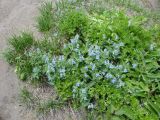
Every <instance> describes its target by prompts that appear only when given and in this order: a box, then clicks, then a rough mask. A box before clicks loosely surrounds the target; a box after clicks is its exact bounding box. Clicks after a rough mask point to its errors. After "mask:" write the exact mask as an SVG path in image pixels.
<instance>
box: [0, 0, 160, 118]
mask: <svg viewBox="0 0 160 120" xmlns="http://www.w3.org/2000/svg"><path fill="white" fill-rule="evenodd" d="M149 1H150V3H151V6H152V7H153V8H154V9H156V8H159V7H160V4H158V0H149ZM39 5H40V0H0V52H1V53H2V52H3V51H4V50H5V49H6V47H7V38H8V36H10V35H12V34H13V33H18V32H19V31H21V30H31V31H34V34H35V35H37V34H38V33H35V31H36V30H35V29H36V28H35V24H34V23H35V16H36V15H37V13H38V10H37V8H38V6H39ZM26 28H27V29H26ZM19 84H20V83H19V81H18V78H17V77H16V74H15V73H14V71H13V69H12V67H10V66H9V65H8V64H7V63H6V62H5V61H4V60H3V59H2V57H0V120H35V116H34V115H33V114H31V112H27V110H25V109H24V108H23V107H22V106H21V105H20V104H19V102H18V93H19V89H20V85H19ZM61 114H63V113H59V117H57V120H58V119H59V120H62V119H63V118H62V117H60V116H61ZM63 117H64V116H63ZM55 119H56V118H55Z"/></svg>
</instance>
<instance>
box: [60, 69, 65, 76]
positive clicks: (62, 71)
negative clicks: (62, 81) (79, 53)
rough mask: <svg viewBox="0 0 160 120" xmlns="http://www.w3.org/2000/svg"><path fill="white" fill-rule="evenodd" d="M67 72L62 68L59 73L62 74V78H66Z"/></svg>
mask: <svg viewBox="0 0 160 120" xmlns="http://www.w3.org/2000/svg"><path fill="white" fill-rule="evenodd" d="M65 72H66V70H65V68H60V69H59V73H60V77H61V78H62V77H64V76H65Z"/></svg>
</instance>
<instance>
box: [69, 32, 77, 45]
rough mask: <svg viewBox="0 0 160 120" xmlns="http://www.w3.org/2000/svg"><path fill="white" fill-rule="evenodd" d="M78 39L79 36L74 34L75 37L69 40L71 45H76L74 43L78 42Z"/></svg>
mask: <svg viewBox="0 0 160 120" xmlns="http://www.w3.org/2000/svg"><path fill="white" fill-rule="evenodd" d="M78 39H79V35H78V34H76V36H75V37H74V38H73V39H71V43H72V44H73V45H74V44H76V43H77V42H78Z"/></svg>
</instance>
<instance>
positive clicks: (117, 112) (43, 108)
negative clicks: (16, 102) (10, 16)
mask: <svg viewBox="0 0 160 120" xmlns="http://www.w3.org/2000/svg"><path fill="white" fill-rule="evenodd" d="M88 2H89V1H88ZM104 2H106V1H104ZM93 3H94V2H93ZM97 3H98V1H97ZM106 3H107V2H106ZM111 3H112V4H115V5H117V4H118V5H121V6H125V7H126V6H127V7H128V5H129V7H130V8H131V9H132V7H133V6H135V5H136V4H132V2H129V3H128V4H127V5H126V4H124V3H123V4H122V1H121V2H114V1H112V2H111V1H109V2H108V5H110V4H111ZM86 6H87V7H86ZM131 6H132V7H131ZM137 7H138V6H137ZM93 8H94V9H93ZM133 8H134V9H132V10H133V11H134V12H136V14H135V15H133V16H132V15H131V16H127V15H126V12H128V11H125V10H117V9H109V10H106V9H105V8H104V9H103V8H99V4H97V5H95V4H92V3H91V4H90V5H89V4H85V1H83V0H79V1H72V0H71V1H69V2H67V1H59V2H58V3H57V4H56V9H52V4H51V3H45V4H44V6H42V8H41V9H40V13H41V15H40V17H39V20H38V26H39V27H38V28H39V30H40V31H42V32H44V31H45V32H46V31H48V33H47V34H46V36H45V38H44V39H43V40H41V41H38V42H37V41H35V40H34V39H33V37H32V36H30V35H28V34H27V33H22V35H21V36H19V37H15V36H13V38H11V39H10V41H9V43H10V45H11V46H12V48H10V50H9V52H7V53H6V54H5V56H6V59H7V61H8V62H9V63H11V64H13V65H15V66H16V72H17V74H18V76H19V78H20V79H22V80H26V81H29V82H31V83H34V84H40V85H43V84H48V85H51V86H52V87H54V89H55V90H56V92H57V98H56V99H54V100H52V99H51V100H48V101H47V102H46V103H45V102H44V103H41V104H39V106H38V109H37V111H39V112H42V113H45V112H47V111H49V109H52V108H60V107H61V106H62V105H63V104H64V105H70V104H71V105H72V107H73V108H75V109H80V108H83V109H85V110H86V112H87V118H88V119H110V120H124V119H125V120H158V119H159V118H160V112H159V111H160V107H159V106H160V102H159V101H160V95H159V94H160V84H159V80H160V74H159V73H160V49H159V40H160V39H159V38H160V36H159V28H158V27H157V25H155V24H152V25H151V26H154V27H153V28H152V27H150V26H146V23H148V20H149V19H150V18H147V15H146V16H145V14H143V15H139V13H138V12H140V11H138V10H137V9H138V8H139V7H138V8H136V9H135V7H133ZM51 11H54V12H53V13H52V12H51ZM43 17H44V18H43ZM41 18H42V19H41ZM53 18H54V20H53ZM41 20H42V21H41ZM53 21H56V24H57V25H55V26H52V25H54V24H55V23H52V22H53ZM48 23H49V24H48ZM53 33H54V34H53ZM14 50H15V51H14ZM22 98H23V101H26V100H27V102H28V101H30V94H29V93H28V92H27V91H26V90H23V91H22ZM26 98H27V99H26ZM31 100H32V99H31ZM87 118H86V119H87Z"/></svg>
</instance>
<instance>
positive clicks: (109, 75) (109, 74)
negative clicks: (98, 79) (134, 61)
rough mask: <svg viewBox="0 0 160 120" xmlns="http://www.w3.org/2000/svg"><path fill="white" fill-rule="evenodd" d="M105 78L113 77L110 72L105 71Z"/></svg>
mask: <svg viewBox="0 0 160 120" xmlns="http://www.w3.org/2000/svg"><path fill="white" fill-rule="evenodd" d="M105 77H106V78H107V79H111V78H113V75H112V74H111V73H107V74H106V76H105Z"/></svg>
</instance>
